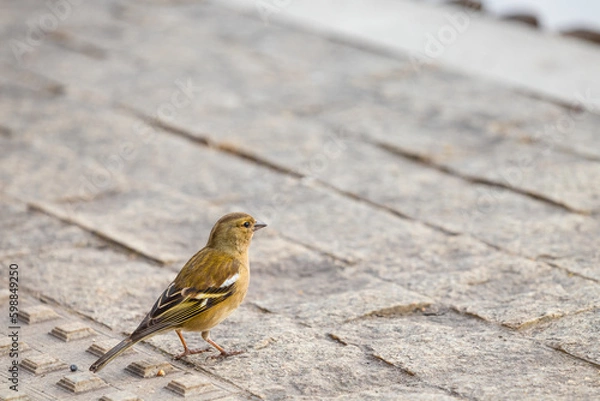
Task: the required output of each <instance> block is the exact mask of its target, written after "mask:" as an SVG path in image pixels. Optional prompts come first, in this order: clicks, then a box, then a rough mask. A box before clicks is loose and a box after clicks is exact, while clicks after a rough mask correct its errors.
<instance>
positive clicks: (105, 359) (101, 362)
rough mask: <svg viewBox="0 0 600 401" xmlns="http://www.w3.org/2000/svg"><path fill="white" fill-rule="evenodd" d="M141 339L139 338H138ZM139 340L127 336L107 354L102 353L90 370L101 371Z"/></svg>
mask: <svg viewBox="0 0 600 401" xmlns="http://www.w3.org/2000/svg"><path fill="white" fill-rule="evenodd" d="M138 341H139V340H138ZM138 341H133V340H132V339H131V338H126V339H124V340H123V341H121V342H120V343H118V344H117V345H115V346H114V347H113V348H112V349H110V350H109V351H108V352H107V353H106V354H104V355H102V356H101V357H100V359H98V360H97V361H96V362H94V363H93V364H92V366H90V370H91V371H92V372H94V373H96V372H99V371H100V369H102V368H103V367H104V366H106V365H107V364H108V363H109V362H110V361H112V360H113V359H115V358H116V357H118V356H119V355H121V354H122V353H123V352H125V351H127V349H128V348H129V347H131V346H133V345H134V344H135V343H137V342H138Z"/></svg>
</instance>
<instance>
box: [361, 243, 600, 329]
mask: <svg viewBox="0 0 600 401" xmlns="http://www.w3.org/2000/svg"><path fill="white" fill-rule="evenodd" d="M413 251H414V253H413V254H412V256H407V257H406V258H404V259H402V260H393V258H390V259H389V260H388V261H387V262H383V263H380V264H377V265H367V266H362V267H361V268H360V269H361V270H362V271H371V272H373V273H374V274H377V276H378V277H380V278H382V279H384V280H389V281H391V282H394V283H397V284H399V285H402V286H403V287H405V288H407V289H409V290H411V291H414V292H417V293H419V294H423V295H426V296H429V297H431V298H433V299H434V300H435V301H437V302H442V303H444V304H447V305H451V306H453V307H455V308H458V309H459V310H463V311H465V312H467V313H471V314H474V315H477V316H479V317H481V318H483V319H485V320H489V321H492V322H496V323H499V324H502V325H506V326H508V327H512V328H525V327H527V326H529V325H535V324H538V323H540V322H543V321H546V320H551V319H555V318H557V317H561V316H564V315H568V314H572V313H577V312H580V311H584V310H587V309H589V308H592V307H595V305H596V304H597V303H598V299H599V298H598V291H599V287H598V284H597V283H596V282H594V281H591V280H588V279H584V278H581V277H578V276H574V275H570V274H568V273H566V272H564V271H562V270H560V269H556V268H552V267H551V266H549V265H547V264H545V263H540V262H534V261H531V260H529V259H525V258H518V257H511V256H507V255H506V254H505V253H502V252H498V251H496V250H494V249H492V248H490V247H488V246H486V245H484V244H482V243H481V242H479V241H475V240H473V239H470V238H466V237H463V236H455V237H448V238H446V240H444V241H442V242H439V243H434V242H430V243H428V244H427V245H426V246H425V247H424V248H423V249H419V248H417V247H415V249H414V250H413Z"/></svg>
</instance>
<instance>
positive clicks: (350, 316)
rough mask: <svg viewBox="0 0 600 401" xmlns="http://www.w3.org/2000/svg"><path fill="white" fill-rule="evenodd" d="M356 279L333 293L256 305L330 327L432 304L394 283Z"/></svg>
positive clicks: (368, 277)
mask: <svg viewBox="0 0 600 401" xmlns="http://www.w3.org/2000/svg"><path fill="white" fill-rule="evenodd" d="M356 281H357V282H358V283H360V284H354V286H352V285H349V283H348V282H342V285H343V286H344V287H345V288H346V290H345V291H344V292H339V293H334V294H332V295H330V294H327V293H323V294H321V295H320V296H318V297H316V298H313V297H306V296H304V297H302V298H301V299H300V300H296V302H294V303H289V304H285V302H277V300H270V299H269V300H266V301H259V302H257V304H258V305H259V306H261V307H263V308H265V309H267V310H270V311H275V312H280V313H285V314H286V315H290V316H294V317H295V319H297V320H299V321H302V322H304V323H306V324H308V325H311V326H320V327H329V326H336V325H338V324H340V323H343V322H348V321H352V320H356V319H360V318H365V317H368V316H373V315H376V316H386V315H392V314H394V315H395V314H402V313H411V312H413V311H414V310H418V309H422V308H425V307H427V306H429V305H431V304H432V303H433V300H432V299H430V298H428V297H425V296H422V295H420V294H416V293H413V292H411V291H408V290H406V289H405V288H402V287H400V286H399V285H396V284H393V283H389V282H385V281H379V280H373V279H372V278H371V277H370V276H365V277H361V278H359V279H358V280H356ZM353 287H354V288H353ZM307 298H308V299H307ZM302 301H304V302H302Z"/></svg>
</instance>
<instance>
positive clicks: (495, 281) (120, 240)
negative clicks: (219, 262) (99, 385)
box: [0, 0, 600, 401]
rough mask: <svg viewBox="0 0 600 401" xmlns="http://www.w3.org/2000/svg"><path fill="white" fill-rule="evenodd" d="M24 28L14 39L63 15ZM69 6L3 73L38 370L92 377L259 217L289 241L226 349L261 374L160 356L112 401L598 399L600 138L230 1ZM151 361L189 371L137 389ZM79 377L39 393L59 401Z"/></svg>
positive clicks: (0, 227) (268, 257)
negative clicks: (42, 359) (206, 384)
mask: <svg viewBox="0 0 600 401" xmlns="http://www.w3.org/2000/svg"><path fill="white" fill-rule="evenodd" d="M12 5H13V7H9V8H6V7H4V8H3V11H6V13H5V14H2V15H1V16H0V22H5V23H4V24H0V27H1V28H0V37H2V38H3V39H10V38H13V37H18V36H19V35H21V34H22V32H23V28H24V25H23V21H25V28H26V23H27V22H26V21H27V19H28V18H39V15H38V14H36V13H40V12H41V13H45V12H47V9H46V8H44V7H47V6H40V5H39V4H38V3H35V2H31V1H24V2H18V3H16V2H13V3H12ZM73 7H74V8H73V10H72V14H71V15H69V16H68V18H65V19H64V21H61V23H60V25H59V27H57V29H56V30H53V32H51V33H48V34H47V35H45V36H44V40H43V43H41V44H39V45H36V46H35V48H34V49H33V50H32V51H31V52H28V54H27V57H26V59H25V60H24V63H23V64H19V63H16V62H15V59H14V55H11V54H10V49H9V50H8V51H7V49H3V50H2V53H1V54H0V72H2V73H0V231H1V232H2V235H0V259H2V260H3V261H7V262H8V263H18V264H19V266H20V270H19V272H20V278H21V281H20V291H21V294H22V296H23V300H24V305H23V308H24V310H27V309H28V308H29V310H33V309H31V307H35V306H36V305H39V301H40V300H42V301H44V302H46V303H47V305H46V307H48V308H51V309H52V308H54V309H56V311H57V316H58V317H57V318H56V319H54V320H52V321H47V322H45V321H37V323H36V321H35V319H34V320H33V323H32V324H30V325H24V327H26V330H27V331H24V338H23V341H24V342H25V343H26V344H27V345H28V347H29V349H28V350H24V356H29V355H34V354H35V353H39V352H42V353H46V354H51V355H55V356H60V359H61V360H63V361H64V362H65V363H66V366H68V365H70V364H72V363H76V364H77V365H78V366H79V368H80V370H81V369H83V368H87V366H89V364H90V363H91V362H93V360H94V359H95V358H96V357H97V355H94V354H92V353H90V352H87V351H86V350H88V349H90V348H91V349H93V350H96V351H95V352H96V353H97V352H98V351H97V350H98V349H105V348H106V344H109V343H110V344H114V343H115V342H116V341H118V340H119V339H122V338H123V336H124V334H126V333H128V332H131V331H132V330H133V329H134V328H135V327H136V325H137V324H138V323H139V321H140V320H141V319H142V318H143V316H144V315H145V313H146V312H147V311H148V309H149V308H150V307H151V305H152V303H153V302H154V301H155V299H156V297H157V296H158V295H159V294H160V293H161V291H162V290H163V289H164V288H165V287H166V286H167V285H168V283H169V282H170V281H171V280H172V279H173V277H174V276H175V274H176V273H177V271H178V270H179V269H180V267H181V266H182V264H183V263H185V261H186V260H187V259H188V258H189V257H190V256H192V255H193V253H194V252H196V251H197V250H198V249H199V248H201V247H202V246H203V245H204V243H205V242H206V239H207V236H208V233H209V230H210V228H211V227H212V225H213V224H214V222H215V221H216V220H217V219H218V218H219V217H220V216H221V215H223V214H225V213H227V212H230V211H237V210H242V211H247V212H249V213H251V214H253V215H255V216H256V217H258V218H260V219H261V220H265V221H266V222H267V223H268V224H269V227H268V229H266V230H263V231H261V232H260V233H258V234H257V235H256V237H255V239H254V241H253V244H252V248H251V266H252V280H251V285H250V291H249V293H248V296H247V298H246V300H245V302H244V303H243V304H242V306H241V307H240V309H239V310H238V311H237V312H236V313H234V314H233V315H232V316H231V317H230V318H229V319H228V320H226V321H225V322H223V323H222V324H221V325H219V326H218V327H216V328H215V329H214V330H213V331H212V338H213V339H214V340H215V341H217V342H218V343H219V344H221V345H222V346H224V347H225V348H227V349H241V350H244V351H245V353H244V354H242V355H239V356H236V357H232V358H228V359H225V360H213V359H210V358H208V357H209V356H211V355H214V354H215V353H214V352H213V353H210V354H208V355H193V356H189V357H186V358H185V359H184V361H182V362H174V361H172V360H171V359H170V356H172V355H175V354H178V353H180V352H181V344H180V342H179V340H178V338H177V336H176V335H175V334H174V333H165V334H163V335H160V336H156V337H154V338H152V339H150V340H148V341H147V342H145V343H143V344H139V345H137V346H136V347H135V352H132V353H127V354H124V355H123V356H122V357H120V358H119V359H117V360H116V361H114V362H113V363H112V364H110V365H109V366H108V367H107V368H106V369H105V370H103V371H102V372H101V373H100V374H99V375H98V377H100V378H101V379H102V380H103V381H104V382H106V383H107V388H106V392H105V393H102V392H101V391H97V390H93V394H94V397H96V395H97V397H96V399H99V398H100V397H102V396H104V395H108V394H109V393H114V392H115V391H116V390H117V389H118V390H120V391H122V392H125V393H127V394H130V395H133V396H134V397H138V398H141V399H144V400H147V401H152V400H155V399H168V397H173V396H174V395H175V393H174V392H173V390H172V389H173V388H175V387H176V388H178V389H180V390H179V391H183V390H181V388H183V387H182V386H184V385H185V383H183V382H182V383H183V384H181V383H180V384H181V385H180V386H179V387H177V386H176V385H175V384H173V385H172V386H171V389H169V388H168V386H169V385H170V383H172V382H173V381H175V382H178V381H177V380H178V379H180V378H183V377H184V376H185V375H186V372H188V371H191V370H194V374H195V375H198V376H199V377H200V378H201V379H202V380H204V376H206V378H207V380H209V381H210V383H211V386H214V387H215V388H216V390H215V391H212V390H211V391H208V392H206V394H204V393H203V394H197V395H194V396H193V397H196V398H190V399H203V400H204V399H231V400H242V399H267V400H279V399H304V400H306V399H332V400H333V399H336V400H362V399H373V400H376V399H390V400H392V399H393V400H396V399H407V400H409V399H410V400H412V399H416V400H453V399H471V400H480V399H481V400H484V399H485V400H487V399H492V400H495V399H506V398H511V399H512V398H522V399H540V398H550V397H552V398H553V399H586V398H592V397H593V396H594V395H595V394H598V391H599V386H600V382H599V381H598V368H597V366H598V363H599V362H598V349H597V345H596V344H597V343H598V331H597V330H596V326H597V323H598V322H597V321H598V318H597V317H598V314H597V311H598V308H599V304H598V303H599V302H600V286H599V284H598V280H600V273H599V270H598V266H599V265H598V262H599V257H600V253H598V251H597V248H598V246H597V237H598V234H599V233H600V228H599V227H600V226H599V220H598V216H597V213H596V212H597V210H598V205H599V203H598V198H597V197H598V193H597V192H598V186H597V185H595V183H596V182H598V178H599V177H598V176H597V175H598V174H597V173H598V171H597V170H598V169H597V165H598V157H597V154H596V151H595V149H596V148H599V147H598V146H596V145H598V138H597V135H595V123H596V120H597V119H596V117H595V116H594V115H593V114H570V111H569V110H568V109H565V108H563V107H561V106H557V105H556V104H554V103H552V102H549V101H547V100H544V99H534V98H532V97H529V96H527V95H524V94H518V93H515V92H513V91H511V90H510V89H507V88H506V87H504V86H502V85H499V84H495V83H491V82H489V81H483V80H481V79H478V78H475V77H472V76H469V75H460V74H457V73H456V72H451V71H448V70H446V69H444V68H426V69H423V70H422V71H419V72H416V71H414V69H413V67H412V66H411V63H410V59H409V57H405V56H391V55H385V54H384V52H381V51H379V50H380V49H379V50H378V49H373V48H371V47H369V46H365V45H364V44H359V43H353V42H350V43H347V42H345V41H344V40H338V39H335V38H333V39H332V38H328V37H326V36H324V35H322V34H320V33H318V32H313V31H303V30H301V29H298V28H294V27H290V26H288V25H286V24H284V23H282V24H271V25H265V24H264V23H263V21H261V20H260V16H259V15H256V14H252V13H249V14H243V13H239V12H237V11H234V10H232V9H228V8H225V7H222V6H221V5H220V4H219V3H216V2H202V3H196V2H187V1H183V2H167V3H165V2H160V1H146V2H143V3H139V4H138V3H132V2H125V1H120V0H114V1H109V2H100V3H90V4H87V3H86V4H83V3H82V4H78V5H77V6H76V7H75V5H74V6H73ZM565 118H566V119H569V118H570V119H571V120H564V119H565ZM571 122H572V125H568V126H566V125H565V126H563V125H561V124H569V123H571ZM515 160H516V161H517V162H519V163H524V162H528V164H527V163H526V164H520V165H519V164H515V163H516V162H515ZM515 166H516V167H518V168H520V169H521V170H522V171H521V170H518V169H517V170H515V169H514V168H515ZM482 181H485V182H482ZM486 182H487V183H486ZM497 184H501V185H503V186H505V187H506V188H499V187H498V185H497ZM557 204H562V205H564V206H565V207H561V206H560V205H557ZM3 263H6V262H3ZM0 283H2V288H1V289H4V290H5V289H7V288H8V287H7V286H6V285H5V284H7V283H8V277H7V276H5V275H3V277H0ZM0 294H1V295H0V299H1V300H2V302H3V305H6V301H7V300H8V299H9V298H8V297H9V295H10V292H7V291H4V292H2V293H0ZM74 322H75V323H74ZM82 325H83V326H85V327H89V329H90V330H93V332H94V333H95V334H94V335H93V336H90V337H85V338H83V337H79V336H77V330H75V331H73V330H74V329H77V328H78V327H79V328H80V327H83V326H82ZM57 328H58V329H57ZM52 330H55V333H59V332H60V333H62V335H59V337H61V338H62V340H61V339H60V338H56V337H55V336H51V335H49V334H48V333H50V332H51V331H52ZM69 330H71V331H73V333H75V334H74V335H72V336H71V337H70V341H68V342H65V341H63V340H64V339H65V338H67V337H68V333H70V332H71V331H69ZM0 332H1V331H0ZM2 334H5V333H3V332H2ZM186 339H187V341H188V343H189V345H190V346H191V347H194V348H197V347H204V346H205V342H204V341H203V340H202V338H201V336H200V335H199V334H197V333H196V334H192V333H190V334H187V335H186ZM94 344H96V346H95V347H94ZM44 350H45V351H44ZM5 357H6V356H2V358H5ZM145 359H152V360H155V361H157V362H158V363H163V362H164V363H169V364H173V366H175V367H176V370H174V371H173V372H172V373H169V374H167V375H166V376H164V377H154V376H153V377H148V378H145V379H141V378H137V377H135V376H134V375H131V374H130V373H127V372H126V371H125V368H126V367H127V366H129V365H131V364H132V363H133V362H135V361H138V362H139V361H141V360H145ZM24 374H25V373H24ZM0 375H2V377H5V376H6V374H5V373H1V374H0ZM27 375H28V376H27ZM68 375H69V373H68V372H66V371H64V372H63V371H57V372H50V373H48V374H47V376H46V377H44V378H43V379H44V380H48V381H49V383H51V387H50V390H48V391H46V390H40V389H41V388H42V387H40V386H41V384H40V385H37V384H36V382H35V380H34V379H33V378H34V376H33V375H32V374H29V373H26V375H25V376H24V381H23V385H24V386H25V387H27V388H28V390H29V393H28V394H31V398H32V399H45V398H48V397H55V398H57V399H63V398H64V397H65V396H66V394H68V393H67V392H66V391H65V390H63V389H61V388H59V387H58V386H57V385H56V383H57V382H59V381H60V380H62V379H64V377H65V376H68ZM151 376H152V375H151ZM173 386H175V387H173ZM211 389H212V387H211ZM44 391H46V392H44ZM186 391H187V390H186ZM190 391H192V390H190ZM90 394H92V393H90ZM69 397H70V398H69V399H71V398H72V399H83V398H77V397H80V396H77V395H72V396H71V395H70V396H69ZM190 397H192V396H190Z"/></svg>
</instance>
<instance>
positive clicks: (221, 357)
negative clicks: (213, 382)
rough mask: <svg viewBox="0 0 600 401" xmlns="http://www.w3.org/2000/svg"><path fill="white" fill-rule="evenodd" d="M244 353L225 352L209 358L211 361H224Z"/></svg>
mask: <svg viewBox="0 0 600 401" xmlns="http://www.w3.org/2000/svg"><path fill="white" fill-rule="evenodd" d="M243 353H244V351H225V352H221V353H220V354H218V355H212V356H210V357H209V358H210V359H224V358H227V357H230V356H233V355H239V354H243Z"/></svg>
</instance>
